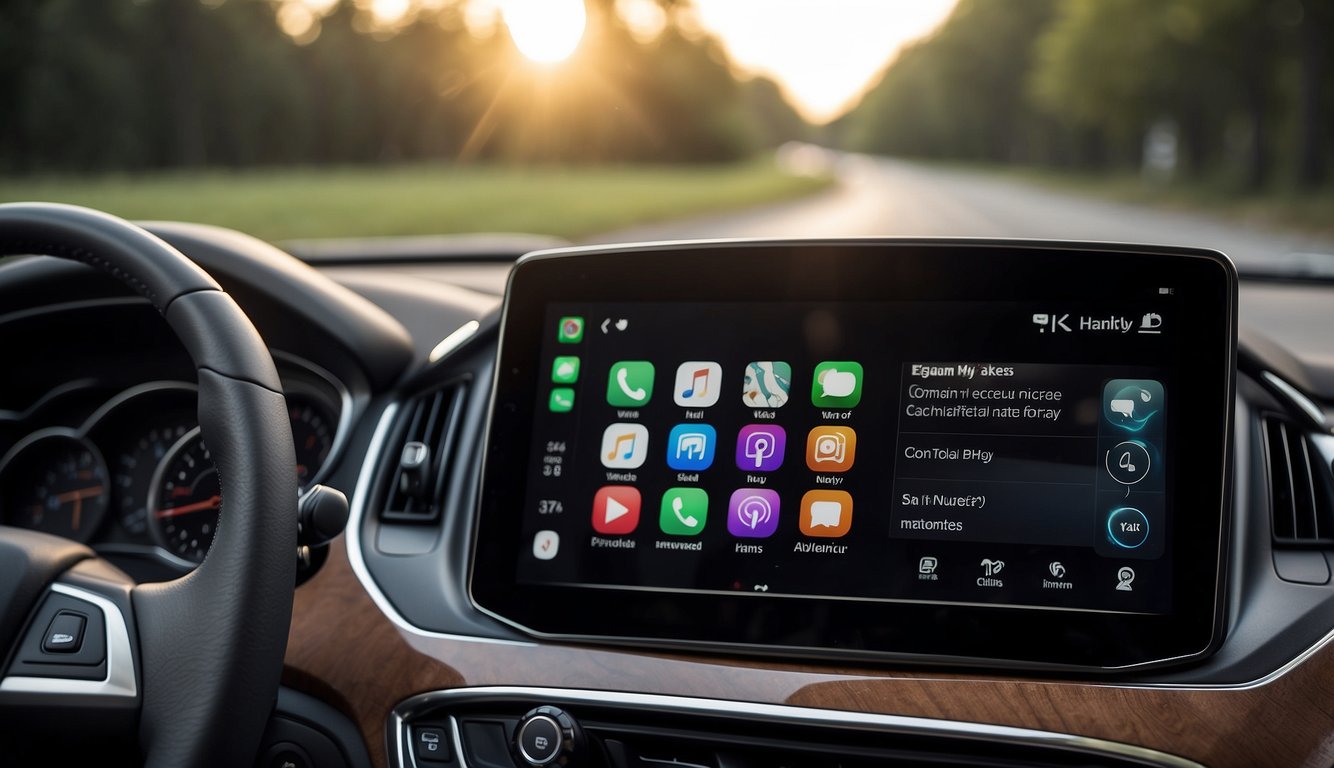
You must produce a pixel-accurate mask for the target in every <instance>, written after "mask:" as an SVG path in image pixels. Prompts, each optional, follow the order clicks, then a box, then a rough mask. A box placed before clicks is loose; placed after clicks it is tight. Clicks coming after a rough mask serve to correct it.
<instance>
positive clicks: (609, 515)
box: [602, 497, 630, 525]
mask: <svg viewBox="0 0 1334 768" xmlns="http://www.w3.org/2000/svg"><path fill="white" fill-rule="evenodd" d="M629 512H630V508H629V507H627V506H625V505H624V504H622V503H620V502H619V501H617V500H616V499H613V498H611V497H608V498H607V508H606V509H605V510H604V511H603V512H602V521H603V522H604V523H606V524H608V525H610V524H611V523H612V522H613V521H616V520H619V519H621V518H622V517H625V516H626V515H627V514H629Z"/></svg>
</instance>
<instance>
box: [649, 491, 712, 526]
mask: <svg viewBox="0 0 1334 768" xmlns="http://www.w3.org/2000/svg"><path fill="white" fill-rule="evenodd" d="M708 520H709V494H707V493H705V492H704V489H703V488H670V489H668V491H667V492H666V493H664V494H663V495H662V511H661V512H660V513H659V515H658V527H659V528H661V529H662V532H663V533H666V534H669V535H672V536H695V535H697V534H698V533H699V532H700V531H702V530H704V524H705V523H706V522H708Z"/></svg>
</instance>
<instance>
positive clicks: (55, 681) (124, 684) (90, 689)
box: [0, 584, 138, 698]
mask: <svg viewBox="0 0 1334 768" xmlns="http://www.w3.org/2000/svg"><path fill="white" fill-rule="evenodd" d="M51 591H52V592H59V593H60V594H62V595H68V596H69V597H72V598H75V599H76V600H83V601H84V602H88V603H92V604H93V605H95V606H97V608H98V609H99V610H101V611H102V616H103V618H104V620H105V622H106V628H107V676H106V678H105V679H103V680H68V679H65V678H58V677H19V676H10V677H6V678H5V679H4V680H3V681H0V692H4V693H39V694H52V695H66V696H69V695H77V696H123V697H127V698H134V697H135V696H137V695H138V685H137V684H136V682H135V675H134V654H133V652H132V651H131V649H130V631H129V628H128V627H127V626H126V625H125V614H123V613H121V612H120V608H118V607H117V606H116V604H115V603H113V602H111V601H110V600H108V599H106V598H105V597H102V596H101V595H98V594H94V593H92V592H89V591H87V590H83V589H79V588H78V587H71V586H69V585H68V584H52V585H51Z"/></svg>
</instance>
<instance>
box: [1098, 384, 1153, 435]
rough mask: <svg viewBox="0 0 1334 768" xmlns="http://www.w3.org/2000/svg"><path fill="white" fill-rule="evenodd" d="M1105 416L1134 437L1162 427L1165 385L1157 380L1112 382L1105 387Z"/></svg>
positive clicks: (1103, 412) (1103, 395) (1103, 397)
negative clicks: (1159, 425) (1136, 434)
mask: <svg viewBox="0 0 1334 768" xmlns="http://www.w3.org/2000/svg"><path fill="white" fill-rule="evenodd" d="M1102 404H1103V409H1102V415H1103V418H1104V419H1106V420H1107V423H1108V424H1111V425H1112V426H1113V427H1116V428H1118V429H1121V430H1124V431H1125V432H1129V433H1131V434H1135V433H1139V432H1143V431H1144V430H1146V429H1154V428H1157V427H1158V422H1160V421H1161V420H1162V412H1163V405H1164V403H1163V385H1162V383H1161V382H1158V381H1154V380H1153V379H1112V380H1111V381H1109V382H1107V384H1106V385H1105V386H1104V387H1103V388H1102Z"/></svg>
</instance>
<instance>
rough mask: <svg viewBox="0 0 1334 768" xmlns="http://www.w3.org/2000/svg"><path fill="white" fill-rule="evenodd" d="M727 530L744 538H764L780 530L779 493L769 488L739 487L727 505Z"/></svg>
mask: <svg viewBox="0 0 1334 768" xmlns="http://www.w3.org/2000/svg"><path fill="white" fill-rule="evenodd" d="M727 530H728V532H729V533H731V534H732V535H733V536H736V537H738V538H743V539H763V538H766V537H769V536H772V535H774V531H776V530H778V493H777V492H776V491H771V490H769V489H768V488H739V489H737V490H736V491H734V492H733V493H732V501H731V503H730V504H728V505H727Z"/></svg>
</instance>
